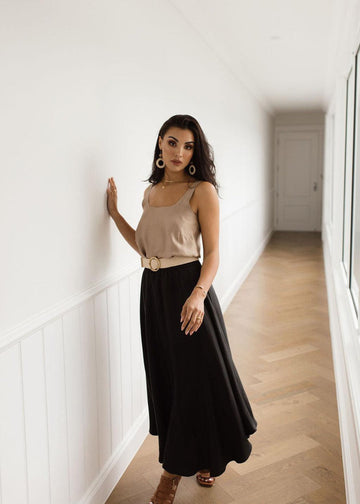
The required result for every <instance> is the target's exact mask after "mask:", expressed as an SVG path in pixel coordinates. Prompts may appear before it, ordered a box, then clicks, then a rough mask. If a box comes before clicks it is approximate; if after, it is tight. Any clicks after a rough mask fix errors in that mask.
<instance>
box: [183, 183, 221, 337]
mask: <svg viewBox="0 0 360 504" xmlns="http://www.w3.org/2000/svg"><path fill="white" fill-rule="evenodd" d="M194 196H196V198H195V203H196V205H197V209H198V219H199V223H200V229H201V237H202V242H203V256H204V259H203V263H202V266H201V272H200V276H199V279H198V281H197V283H196V285H201V286H202V287H203V288H204V289H205V290H206V291H208V290H209V288H210V286H211V284H212V282H213V280H214V278H215V275H216V272H217V269H218V267H219V199H218V196H217V193H216V189H215V187H214V186H213V185H212V184H211V183H210V182H206V181H204V182H202V183H201V184H199V185H198V187H197V190H196V194H194ZM203 315H204V295H203V291H202V289H199V288H197V287H195V286H194V289H193V291H192V293H191V294H190V296H189V297H188V298H187V300H186V302H185V304H184V306H183V309H182V311H181V316H180V322H182V325H181V330H183V329H184V328H185V327H186V326H187V324H188V323H189V324H188V326H187V327H186V329H185V334H188V333H189V332H190V334H192V333H193V332H194V331H197V329H198V328H199V327H200V325H201V323H202V321H201V320H196V317H200V316H201V317H203Z"/></svg>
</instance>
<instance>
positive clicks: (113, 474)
mask: <svg viewBox="0 0 360 504" xmlns="http://www.w3.org/2000/svg"><path fill="white" fill-rule="evenodd" d="M0 24H1V26H0V47H1V67H2V78H1V83H0V86H1V92H0V106H1V111H2V112H1V116H0V137H1V140H2V149H1V152H0V156H1V172H0V173H1V174H0V177H1V179H0V205H1V207H0V219H1V231H2V246H1V247H0V266H1V282H0V310H1V313H0V350H1V353H0V404H1V405H2V412H1V421H0V436H1V437H0V452H1V456H2V457H1V458H2V460H1V466H0V503H1V504H17V503H19V504H20V503H21V504H25V503H35V502H36V504H49V503H51V504H55V503H56V504H57V503H59V504H60V503H61V504H66V503H70V502H72V503H75V502H76V503H80V502H83V503H85V502H94V503H95V502H97V503H100V502H104V501H105V499H106V497H107V495H108V494H109V492H110V491H111V489H112V488H113V486H114V484H115V483H116V481H117V479H118V478H119V477H120V475H121V474H122V473H123V471H124V470H125V468H126V467H127V465H128V463H129V461H130V460H131V458H132V457H133V455H134V453H135V452H136V450H137V448H138V447H139V445H140V444H141V442H142V440H143V439H144V436H145V435H146V434H147V432H148V423H147V422H148V419H147V405H146V397H145V378H144V371H143V367H142V352H141V343H140V333H139V315H138V303H139V285H140V278H141V274H142V270H141V268H140V265H139V256H138V255H137V254H136V253H135V251H133V250H132V249H131V248H130V247H129V246H128V245H127V243H126V242H125V241H124V240H123V238H122V237H121V235H119V233H118V231H117V229H116V227H115V225H114V223H113V222H112V221H111V220H110V218H109V216H108V214H107V211H106V192H105V190H106V185H107V178H108V177H109V176H114V178H115V181H116V183H117V185H118V195H119V210H120V212H121V213H122V214H123V216H124V217H125V218H126V219H127V220H128V222H129V223H130V224H131V225H132V226H133V227H136V224H137V222H138V219H139V218H140V215H141V210H142V209H141V200H142V195H143V190H144V188H145V187H146V184H145V183H144V182H142V180H143V179H145V178H146V177H148V175H149V174H150V167H151V159H152V154H153V149H154V146H155V142H156V138H157V132H158V130H159V128H160V126H161V124H162V123H163V122H164V121H165V120H166V119H167V118H168V117H170V116H171V115H173V114H177V113H188V114H191V115H194V116H195V117H196V118H197V119H198V120H199V122H200V124H201V125H202V126H203V129H204V131H205V133H206V135H207V137H208V140H209V141H210V143H211V144H212V145H213V147H214V150H215V161H216V164H217V169H218V179H219V182H220V184H221V196H222V198H223V199H221V200H220V204H221V251H220V252H221V259H220V260H221V265H220V268H219V272H218V275H217V277H216V279H215V282H214V285H215V288H216V290H217V293H218V296H219V298H220V301H221V303H222V306H223V308H224V309H225V308H226V306H227V305H228V303H229V302H230V300H231V298H232V296H233V294H234V293H235V292H236V290H237V288H238V287H239V285H240V283H241V282H242V281H243V279H244V278H245V276H246V274H247V273H248V272H249V270H250V269H251V267H252V265H253V264H254V262H255V261H256V259H257V257H258V255H259V254H260V253H261V251H262V249H263V247H264V246H265V244H266V242H267V240H268V239H269V237H270V234H271V230H272V227H273V191H274V187H273V170H272V158H273V136H272V118H271V117H270V116H269V114H268V113H267V112H266V111H265V110H263V109H262V108H261V106H260V105H259V104H258V102H257V101H256V100H255V98H254V97H253V96H252V95H250V94H249V92H248V91H247V90H246V89H245V87H244V86H242V85H241V83H239V82H238V81H237V80H236V79H235V77H234V76H233V74H232V73H231V72H230V71H229V70H228V68H227V66H226V65H225V64H223V63H222V62H221V61H220V60H219V59H218V58H217V57H216V56H215V55H214V53H213V52H212V51H211V49H210V48H209V47H208V46H207V45H206V44H205V43H204V42H203V41H202V39H201V38H200V37H199V36H198V34H197V33H196V32H195V31H194V30H193V28H191V26H190V25H189V24H187V22H186V21H185V20H184V18H183V17H182V16H181V15H180V14H179V13H178V11H177V10H176V9H175V8H174V7H173V6H172V4H171V2H169V1H166V0H151V1H148V0H137V1H134V0H121V1H120V0H113V1H111V0H108V1H107V2H85V1H84V0H76V1H71V2H70V1H69V0H54V1H53V2H47V3H44V2H40V1H39V0H38V1H35V0H34V1H33V2H13V1H10V0H7V1H4V2H1V6H0Z"/></svg>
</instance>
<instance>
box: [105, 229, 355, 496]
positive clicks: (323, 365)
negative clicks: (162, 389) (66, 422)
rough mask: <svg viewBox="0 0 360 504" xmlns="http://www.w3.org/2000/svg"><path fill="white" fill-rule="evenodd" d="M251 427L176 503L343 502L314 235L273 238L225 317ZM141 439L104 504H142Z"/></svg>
mask: <svg viewBox="0 0 360 504" xmlns="http://www.w3.org/2000/svg"><path fill="white" fill-rule="evenodd" d="M225 321H226V325H227V329H228V336H229V341H230V346H231V350H232V354H233V358H234V361H235V364H236V367H237V369H238V371H239V375H240V378H241V380H242V382H243V384H244V387H245V390H246V391H247V393H248V396H249V400H250V402H251V405H252V407H253V411H254V415H255V417H256V418H257V420H258V430H257V432H256V433H255V434H254V435H253V436H252V437H251V442H252V445H253V452H252V454H251V455H250V458H249V459H248V460H247V461H246V463H244V464H237V463H235V462H234V461H232V462H230V463H229V464H228V466H227V469H226V471H225V472H224V473H223V474H222V475H221V476H219V477H218V478H217V479H216V482H215V486H214V487H213V488H211V489H210V488H202V487H200V486H199V485H197V483H196V481H195V477H194V476H193V477H184V478H182V480H181V482H180V485H179V489H178V491H177V494H176V497H175V502H176V503H177V504H185V503H186V504H189V503H191V504H193V503H194V504H195V503H196V504H200V503H204V504H205V503H206V504H212V503H214V504H215V503H221V504H237V503H239V504H240V503H241V504H275V503H276V504H320V503H324V504H325V503H327V504H344V503H345V502H346V500H345V489H344V479H343V467H342V452H341V445H340V433H339V424H338V411H337V401H336V389H335V380H334V372H333V360H332V349H331V340H330V332H329V324H328V305H327V295H326V285H325V276H324V264H323V252H322V242H321V234H320V233H315V232H314V233H313V232H281V231H278V232H275V233H274V234H273V236H272V238H271V240H270V242H269V243H268V245H267V247H266V249H265V250H264V252H263V254H262V255H261V257H260V259H259V260H258V262H257V263H256V265H255V267H254V268H253V269H252V271H251V272H250V274H249V275H248V277H247V278H246V280H245V282H244V283H243V285H242V286H241V288H240V290H239V291H238V293H237V294H236V296H235V297H234V299H233V301H232V303H231V305H230V306H229V308H228V309H227V310H226V313H225ZM157 452H158V449H157V437H155V436H152V435H150V434H148V436H147V437H146V439H145V441H144V443H143V445H142V446H141V448H140V449H139V451H138V452H137V454H136V456H135V457H134V459H133V460H132V462H131V464H130V465H129V467H128V468H127V470H126V472H125V473H124V475H123V476H122V478H121V479H120V481H119V482H118V484H117V486H116V487H115V488H114V490H113V492H112V494H111V495H110V497H109V499H108V500H107V501H106V504H140V503H141V504H143V503H145V502H147V499H149V498H150V496H151V495H152V492H153V489H154V488H156V485H157V483H158V479H159V476H160V474H161V472H162V469H161V465H160V464H159V463H158V461H157Z"/></svg>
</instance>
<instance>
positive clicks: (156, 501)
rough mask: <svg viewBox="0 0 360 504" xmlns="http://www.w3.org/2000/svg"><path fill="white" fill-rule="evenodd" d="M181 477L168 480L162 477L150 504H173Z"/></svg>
mask: <svg viewBox="0 0 360 504" xmlns="http://www.w3.org/2000/svg"><path fill="white" fill-rule="evenodd" d="M180 479H181V476H180V475H179V476H174V477H173V478H168V477H167V476H164V475H163V474H162V475H161V477H160V483H159V484H158V486H157V489H156V491H155V493H154V495H153V496H152V497H151V499H150V502H149V504H172V503H173V502H174V498H175V494H176V490H177V487H178V485H179V482H180Z"/></svg>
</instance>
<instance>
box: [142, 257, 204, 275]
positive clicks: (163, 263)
mask: <svg viewBox="0 0 360 504" xmlns="http://www.w3.org/2000/svg"><path fill="white" fill-rule="evenodd" d="M198 260H199V258H198V257H194V256H173V257H157V256H152V257H150V258H147V257H143V256H141V266H142V267H143V268H149V269H151V271H158V270H159V269H160V268H170V267H171V266H178V265H179V264H186V263H189V262H192V261H198Z"/></svg>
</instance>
